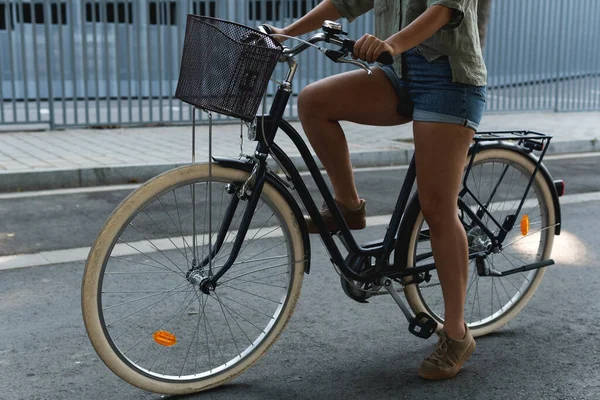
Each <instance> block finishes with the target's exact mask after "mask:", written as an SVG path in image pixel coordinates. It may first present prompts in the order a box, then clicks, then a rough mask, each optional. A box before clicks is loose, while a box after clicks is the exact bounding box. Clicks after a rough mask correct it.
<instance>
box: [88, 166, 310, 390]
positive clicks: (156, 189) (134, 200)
mask: <svg viewBox="0 0 600 400" xmlns="http://www.w3.org/2000/svg"><path fill="white" fill-rule="evenodd" d="M249 176H250V174H249V173H248V172H247V171H244V170H241V169H234V168H223V167H221V166H219V165H214V164H213V166H212V181H213V182H214V183H213V184H212V185H213V186H215V185H217V184H219V183H221V184H223V183H224V184H227V183H236V184H239V183H243V182H245V181H246V180H247V179H248V177H249ZM207 179H208V164H197V165H193V166H186V167H181V168H177V169H174V170H171V171H168V172H165V173H164V174H162V175H159V176H157V177H155V178H153V179H151V180H150V181H148V182H147V183H145V184H144V185H142V186H141V187H139V188H138V189H137V190H135V191H134V192H132V193H131V194H130V195H129V196H127V197H126V198H125V199H124V200H123V201H122V202H121V204H120V205H119V206H118V207H117V208H116V209H115V210H114V211H113V212H112V214H111V215H110V217H109V218H108V220H107V221H106V223H105V225H104V227H103V228H102V230H101V231H100V233H99V235H98V238H97V239H96V241H95V243H94V245H93V246H92V248H91V251H90V254H89V256H88V260H87V263H86V267H85V271H84V275H83V282H82V313H83V320H84V323H85V328H86V331H87V333H88V336H89V338H90V341H91V343H92V345H93V347H94V349H95V350H96V352H97V353H98V355H99V356H100V358H101V359H102V360H103V362H104V363H105V364H106V365H107V366H108V367H109V368H110V369H111V370H112V371H113V372H114V373H115V374H116V375H118V376H119V377H120V378H122V379H123V380H125V381H127V382H129V383H130V384H132V385H134V386H137V387H139V388H141V389H144V390H148V391H151V392H156V393H163V394H170V395H175V394H186V393H194V392H199V391H203V390H206V389H210V388H214V387H217V386H219V385H222V384H224V383H226V382H228V381H230V380H231V379H233V378H235V377H236V376H238V375H240V374H241V373H242V372H244V371H245V370H246V369H247V368H249V367H250V366H251V365H253V364H254V363H255V362H256V361H257V360H258V359H259V358H260V357H261V356H263V355H264V354H265V352H266V351H267V350H268V348H269V347H270V346H271V345H272V344H273V343H275V341H276V340H277V338H278V337H279V335H280V333H281V332H282V331H283V329H284V328H285V326H286V324H287V322H288V320H289V318H290V317H291V315H292V313H293V311H294V308H295V305H296V302H297V299H298V297H299V295H300V290H301V286H302V280H303V275H304V263H305V260H304V259H303V258H304V257H305V252H304V246H305V245H304V242H303V239H302V238H303V236H302V233H301V230H300V228H299V224H298V221H297V219H296V218H297V216H296V215H295V214H294V212H293V211H292V209H291V208H290V205H289V204H288V203H287V201H286V199H285V198H284V197H283V196H282V195H281V193H279V192H278V190H277V189H276V188H274V186H272V185H271V184H269V183H268V182H266V183H265V185H264V188H263V191H262V193H261V200H262V201H264V202H265V204H267V205H268V206H269V207H272V209H273V213H274V214H277V215H276V217H277V218H278V219H279V222H280V223H281V225H280V226H281V230H282V232H283V233H282V234H283V236H284V237H285V239H286V240H288V241H289V244H288V245H287V246H288V252H289V253H290V254H289V257H288V260H290V261H291V262H290V263H289V264H290V265H289V269H288V272H287V273H286V274H287V275H286V274H283V273H282V274H280V275H282V276H284V278H282V279H283V280H284V281H287V280H288V279H289V286H288V287H287V289H285V290H286V292H285V295H284V297H283V300H281V305H280V306H279V307H278V309H277V311H276V314H273V316H272V321H270V322H269V323H268V325H267V326H266V327H265V328H263V329H264V337H262V339H261V340H260V342H258V339H257V342H256V346H255V347H254V348H250V347H249V348H248V349H250V350H248V349H247V350H246V351H245V352H241V353H240V359H239V360H237V361H236V362H235V363H232V364H231V365H230V366H229V365H227V364H224V366H220V367H218V368H221V370H219V371H218V372H216V373H212V371H213V369H211V370H210V372H211V373H210V374H208V375H206V376H203V377H202V376H201V375H199V374H197V375H194V374H191V375H190V374H188V375H187V379H182V378H181V377H177V376H176V375H173V376H172V377H169V376H166V375H165V376H161V375H160V374H159V373H154V372H152V371H148V370H147V369H146V367H142V366H140V365H137V364H136V362H135V361H134V360H132V359H129V358H128V357H127V355H125V354H123V349H122V348H120V347H119V346H117V345H116V344H115V336H116V335H115V336H111V335H110V334H109V329H108V328H107V325H106V322H105V320H104V313H105V312H106V308H105V309H104V310H103V304H102V302H103V296H108V295H106V293H107V292H105V293H104V294H103V285H104V281H105V279H106V280H108V278H107V275H106V274H105V269H106V267H107V264H108V261H109V258H110V256H111V254H112V252H113V249H115V244H116V243H117V242H118V240H119V238H120V237H121V234H122V233H123V232H124V229H125V227H127V226H128V224H130V223H131V222H130V221H132V220H133V218H134V217H135V216H136V215H141V214H140V213H141V211H142V210H144V208H145V207H147V206H149V204H152V202H153V201H155V199H160V198H161V197H160V196H161V195H162V194H165V193H169V192H170V191H173V193H174V194H175V190H176V189H177V188H181V187H185V186H186V185H192V184H194V187H196V186H197V185H198V184H199V183H202V182H206V180H207ZM206 187H208V188H210V189H209V190H212V186H210V185H206ZM190 190H191V189H190ZM144 212H145V211H144ZM256 212H257V211H256ZM272 235H273V234H272ZM247 236H248V235H247ZM182 238H183V232H182ZM151 240H152V239H151ZM194 250H195V249H194ZM115 257H116V256H115ZM140 264H142V263H141V262H140ZM263 265H264V264H261V267H262V266H263ZM142 268H144V267H143V266H142ZM232 269H233V268H232ZM122 276H125V277H127V275H122ZM226 276H227V275H224V277H226ZM142 278H144V276H143V275H142ZM119 279H125V278H119ZM234 279H235V278H234ZM246 279H248V278H246ZM253 279H255V278H253ZM256 279H262V278H256ZM155 281H156V280H152V282H155ZM158 281H160V280H158ZM184 283H186V282H184ZM192 287H193V285H192ZM188 290H189V291H190V293H192V292H198V290H197V289H196V290H195V291H194V290H191V289H188ZM218 290H219V287H217V289H216V290H215V293H218ZM248 290H250V289H248ZM200 293H201V292H200ZM192 296H193V294H192ZM196 297H198V296H196ZM192 300H193V299H192ZM209 300H210V299H207V300H205V303H204V307H206V308H208V306H207V303H208V301H209ZM200 304H202V302H201V301H200ZM159 306H160V305H159ZM225 307H227V306H225ZM157 308H158V306H157ZM221 308H222V309H223V307H222V306H221ZM199 311H200V310H198V317H197V319H198V327H199V326H200V320H201V317H200V312H199ZM256 311H260V310H256ZM202 312H203V318H202V319H204V320H207V319H208V311H206V310H205V309H202ZM181 314H182V315H183V311H182V312H181ZM228 314H229V315H230V319H231V316H232V315H233V314H232V312H231V311H228V312H227V313H226V310H223V315H224V316H225V320H226V321H227V315H228ZM240 315H241V314H240ZM186 318H187V317H186ZM248 318H250V317H248ZM179 319H180V320H181V319H184V318H183V317H179ZM240 322H243V321H240ZM236 323H238V322H236ZM232 324H233V323H232ZM227 325H229V323H227ZM132 326H133V325H132ZM239 326H240V325H238V327H239ZM205 329H206V323H205ZM210 329H211V331H212V327H211V328H210ZM229 329H230V331H231V330H232V329H231V327H230V328H229ZM234 329H235V327H234ZM240 329H242V328H241V327H240ZM157 332H158V331H157ZM236 333H237V332H236ZM244 334H246V333H244ZM206 335H207V338H206V348H207V350H208V357H209V364H210V354H211V350H210V349H209V342H210V338H209V337H208V331H207V332H206ZM188 336H189V335H188ZM194 336H195V337H196V334H194ZM231 336H232V338H233V340H234V342H235V337H234V333H233V332H232V334H231ZM213 337H214V339H215V341H216V344H217V346H218V347H219V351H220V352H222V349H221V348H220V344H219V342H218V341H217V337H216V336H215V335H214V333H213ZM259 337H260V334H259ZM117 339H119V338H117ZM219 340H221V338H220V337H219ZM193 341H194V339H192V340H191V342H190V343H191V344H190V349H191V347H192V344H193ZM199 341H200V335H197V342H196V352H197V354H196V359H197V358H198V342H199ZM148 346H151V345H150V344H149V345H148ZM152 346H154V344H152ZM235 346H236V347H238V345H237V343H236V344H235ZM174 347H175V346H174ZM164 348H165V347H164V346H163V347H162V348H161V350H160V352H162V351H163V350H164ZM169 349H171V347H169ZM237 351H238V352H239V349H238V350H237ZM242 354H244V357H242ZM188 355H189V350H188ZM201 356H203V357H204V356H205V355H201ZM221 356H223V354H221ZM157 357H158V356H157ZM236 357H237V356H236ZM234 359H235V358H234ZM186 360H187V356H186ZM185 364H186V363H185V361H184V362H183V367H185ZM153 365H154V364H153ZM167 367H168V362H166V364H165V369H166V368H167ZM183 367H182V370H183ZM215 370H217V368H215Z"/></svg>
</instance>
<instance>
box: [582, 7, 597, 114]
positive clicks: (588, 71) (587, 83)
mask: <svg viewBox="0 0 600 400" xmlns="http://www.w3.org/2000/svg"><path fill="white" fill-rule="evenodd" d="M593 1H594V0H586V2H585V4H584V5H583V7H582V10H583V15H585V16H587V18H588V20H587V23H586V24H585V25H583V26H582V29H583V32H584V39H583V41H584V43H585V44H586V48H587V49H586V51H584V52H583V54H582V55H581V58H582V60H581V61H582V64H583V65H584V69H583V72H584V74H585V75H584V76H585V78H584V79H582V84H581V92H580V96H581V101H582V102H583V104H584V105H583V106H582V107H581V108H582V109H586V110H589V109H591V101H590V100H591V98H590V94H591V91H592V90H591V84H592V80H593V75H592V64H591V61H592V53H594V48H593V47H591V46H589V45H590V43H592V41H593V32H594V25H595V24H594V19H595V18H596V19H598V16H594V15H592V13H591V12H590V11H591V10H592V2H593ZM594 17H595V18H594ZM586 33H587V34H586ZM588 49H589V50H588Z"/></svg>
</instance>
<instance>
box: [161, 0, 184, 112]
mask: <svg viewBox="0 0 600 400" xmlns="http://www.w3.org/2000/svg"><path fill="white" fill-rule="evenodd" d="M176 5H177V6H176V7H175V15H174V16H172V15H171V12H172V10H171V7H169V16H168V19H169V21H170V20H171V18H172V17H174V18H175V27H177V26H178V25H179V22H180V18H179V16H180V15H181V11H179V7H178V6H179V3H176ZM172 30H173V27H172V26H171V25H169V27H168V29H167V46H166V49H165V51H166V52H168V53H167V56H166V57H165V62H166V64H167V78H168V80H167V91H168V96H169V122H173V78H172V76H173V47H174V46H173V38H172V35H171V31H172Z"/></svg>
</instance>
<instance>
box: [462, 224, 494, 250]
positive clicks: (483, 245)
mask: <svg viewBox="0 0 600 400" xmlns="http://www.w3.org/2000/svg"><path fill="white" fill-rule="evenodd" d="M467 238H468V242H469V249H471V250H472V251H477V252H479V251H489V250H491V249H492V240H491V239H490V238H489V237H488V236H487V235H486V234H485V232H484V231H483V230H482V229H481V228H480V227H478V226H476V227H474V228H472V229H470V230H469V231H468V232H467Z"/></svg>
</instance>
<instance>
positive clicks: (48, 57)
mask: <svg viewBox="0 0 600 400" xmlns="http://www.w3.org/2000/svg"><path fill="white" fill-rule="evenodd" d="M32 5H33V4H32ZM32 8H34V7H32ZM43 9H44V14H45V15H44V31H45V35H46V76H47V77H48V78H47V79H48V111H49V115H50V129H54V126H55V123H56V121H55V118H56V115H54V90H53V87H54V84H53V78H54V77H53V76H52V75H53V74H52V71H53V68H52V48H53V47H52V46H50V45H51V43H52V36H51V35H50V24H51V23H52V10H51V8H50V3H49V1H48V0H44V6H43ZM34 38H35V35H34ZM34 48H35V49H37V43H36V45H35V46H34ZM36 70H37V68H36ZM39 96H40V94H39V92H38V101H39ZM38 104H39V103H38ZM40 119H41V118H40Z"/></svg>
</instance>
